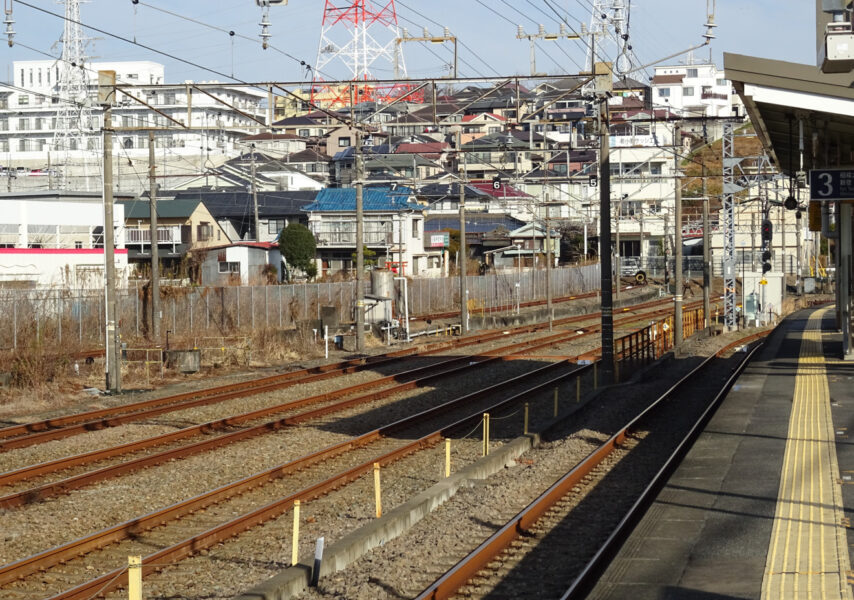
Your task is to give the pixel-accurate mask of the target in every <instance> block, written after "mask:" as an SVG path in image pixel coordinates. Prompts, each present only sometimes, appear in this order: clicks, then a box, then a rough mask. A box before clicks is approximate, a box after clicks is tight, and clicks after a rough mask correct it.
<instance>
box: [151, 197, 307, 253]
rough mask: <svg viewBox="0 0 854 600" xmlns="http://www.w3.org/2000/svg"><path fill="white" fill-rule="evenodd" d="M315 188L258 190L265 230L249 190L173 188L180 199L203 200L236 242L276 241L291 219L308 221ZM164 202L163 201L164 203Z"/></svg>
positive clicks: (177, 198) (228, 235) (292, 221)
mask: <svg viewBox="0 0 854 600" xmlns="http://www.w3.org/2000/svg"><path fill="white" fill-rule="evenodd" d="M315 196H317V192H315V191H272V192H258V193H257V194H255V197H256V198H257V203H258V221H259V224H260V227H261V230H260V232H259V234H258V235H256V232H255V198H253V195H252V194H251V193H249V192H248V191H244V190H239V191H237V190H235V191H214V190H183V191H179V192H173V197H174V198H175V199H176V200H197V201H200V202H203V203H204V205H205V207H207V209H208V210H209V211H210V214H211V216H212V217H213V218H214V219H215V220H216V222H217V223H218V224H219V227H220V228H221V229H222V230H223V231H224V232H225V235H226V236H227V237H228V239H229V240H230V241H232V242H238V241H250V240H252V241H260V242H272V241H274V240H276V239H277V238H278V236H279V232H280V231H281V230H282V229H284V228H285V227H287V226H288V225H289V224H290V223H302V224H305V223H306V222H307V218H306V215H305V213H304V212H303V211H302V208H303V207H304V206H305V205H307V204H309V203H311V202H312V201H313V200H314V199H315ZM161 204H162V203H161ZM159 206H160V204H158V208H159Z"/></svg>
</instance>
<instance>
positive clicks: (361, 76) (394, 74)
mask: <svg viewBox="0 0 854 600" xmlns="http://www.w3.org/2000/svg"><path fill="white" fill-rule="evenodd" d="M399 38H400V32H399V30H398V27H397V11H396V9H395V6H394V0H381V1H380V2H373V1H372V0H349V1H347V0H326V2H325V6H324V8H323V24H322V28H321V33H320V45H319V47H318V50H317V60H316V61H315V73H314V82H313V85H312V102H314V103H315V104H319V105H322V106H325V107H330V108H334V107H340V106H348V105H349V104H350V103H351V98H350V87H351V86H347V87H344V88H341V89H333V88H331V87H329V86H327V85H325V84H323V83H322V82H323V80H324V79H326V80H329V79H330V78H335V79H340V80H350V81H358V82H364V83H360V84H359V85H356V86H353V98H352V102H353V103H356V104H358V103H359V102H364V101H367V100H372V101H376V102H383V101H387V100H390V99H393V98H398V97H400V96H402V95H404V94H406V93H407V91H408V90H410V89H411V88H412V86H411V85H391V86H377V85H376V84H372V83H370V82H371V81H374V80H376V79H378V77H376V76H375V74H374V71H384V72H385V73H387V75H385V76H384V77H381V78H380V79H390V78H393V79H405V78H406V64H405V63H404V60H403V54H402V52H401V50H400V43H399ZM342 65H343V67H344V68H343V69H342V68H341V66H342ZM336 67H337V68H336ZM372 70H373V71H372Z"/></svg>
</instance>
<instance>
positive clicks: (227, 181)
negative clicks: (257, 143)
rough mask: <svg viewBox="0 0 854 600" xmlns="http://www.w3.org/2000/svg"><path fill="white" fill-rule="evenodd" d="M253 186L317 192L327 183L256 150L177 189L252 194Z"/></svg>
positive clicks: (269, 189) (209, 170) (271, 189)
mask: <svg viewBox="0 0 854 600" xmlns="http://www.w3.org/2000/svg"><path fill="white" fill-rule="evenodd" d="M253 171H254V176H253ZM253 177H254V178H253ZM253 186H254V188H255V189H256V190H258V191H283V190H284V191H290V190H293V191H312V190H314V191H317V190H320V189H321V188H322V187H323V184H322V183H321V182H320V181H318V180H317V179H315V178H313V177H310V176H309V175H308V174H306V173H304V172H303V171H300V170H299V169H297V168H296V167H295V166H292V165H290V164H288V163H287V162H286V161H284V160H280V159H277V158H273V157H271V156H269V155H267V154H265V153H263V152H259V151H258V150H254V151H252V152H248V153H245V154H241V155H240V156H238V157H235V158H232V159H230V160H228V161H226V162H224V163H223V164H221V165H220V166H218V167H215V168H210V169H208V170H207V171H206V172H205V174H204V175H200V176H198V177H195V178H193V179H189V180H187V181H185V182H184V183H182V184H181V185H180V186H176V187H175V188H174V189H177V190H194V189H203V190H246V191H251V190H252V188H253Z"/></svg>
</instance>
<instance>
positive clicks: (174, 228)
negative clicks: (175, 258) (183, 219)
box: [125, 225, 190, 246]
mask: <svg viewBox="0 0 854 600" xmlns="http://www.w3.org/2000/svg"><path fill="white" fill-rule="evenodd" d="M181 229H182V228H181V226H180V225H170V226H166V227H158V228H157V245H158V246H159V245H161V244H184V243H188V242H189V241H190V240H185V239H184V236H183V235H182V231H181ZM125 243H127V244H128V245H130V244H134V245H137V246H149V245H150V244H151V228H150V227H138V228H130V227H129V228H127V229H125Z"/></svg>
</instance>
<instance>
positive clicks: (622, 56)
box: [581, 0, 632, 75]
mask: <svg viewBox="0 0 854 600" xmlns="http://www.w3.org/2000/svg"><path fill="white" fill-rule="evenodd" d="M630 10H631V5H630V3H629V1H628V0H593V2H592V11H591V12H590V26H589V28H588V29H586V30H585V29H584V27H583V26H582V30H581V34H582V37H584V36H585V34H587V35H588V36H590V38H591V39H590V40H588V42H587V44H586V45H587V55H586V58H585V68H586V69H590V70H591V71H592V70H593V62H610V63H613V64H614V72H615V73H616V74H617V75H619V74H622V73H626V72H628V71H629V70H630V69H631V64H632V63H631V58H630V57H629V54H630V50H631V46H630V45H629V43H628V22H629V11H630ZM594 53H595V55H596V57H595V61H594V58H593V54H594Z"/></svg>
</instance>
